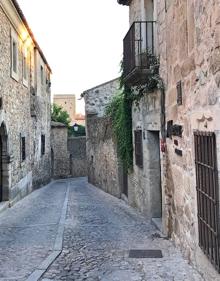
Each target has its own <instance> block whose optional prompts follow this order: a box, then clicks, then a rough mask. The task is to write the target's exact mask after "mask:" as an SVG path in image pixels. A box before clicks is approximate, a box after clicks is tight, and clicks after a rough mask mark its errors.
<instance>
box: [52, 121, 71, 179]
mask: <svg viewBox="0 0 220 281" xmlns="http://www.w3.org/2000/svg"><path fill="white" fill-rule="evenodd" d="M51 126H52V127H51V162H52V164H51V175H52V177H53V178H66V177H69V176H70V153H69V151H68V150H67V138H68V129H67V127H66V126H65V125H64V124H62V123H58V122H52V124H51Z"/></svg>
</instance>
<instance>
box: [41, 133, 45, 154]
mask: <svg viewBox="0 0 220 281" xmlns="http://www.w3.org/2000/svg"><path fill="white" fill-rule="evenodd" d="M44 154H45V135H41V155H44Z"/></svg>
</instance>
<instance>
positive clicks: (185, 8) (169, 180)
mask: <svg viewBox="0 0 220 281" xmlns="http://www.w3.org/2000/svg"><path fill="white" fill-rule="evenodd" d="M158 3H159V5H158V19H159V26H163V27H164V28H161V29H160V30H159V35H158V36H160V42H161V45H160V52H161V53H162V52H164V51H162V50H164V46H166V62H165V61H164V59H162V60H161V76H162V77H163V78H164V81H166V119H167V121H169V120H173V123H174V124H179V125H181V126H183V135H182V137H173V138H172V139H167V163H166V164H167V165H166V175H165V176H166V187H165V188H166V194H167V197H168V198H169V204H168V205H167V214H169V220H168V221H167V225H166V227H167V229H168V231H170V232H171V234H172V238H173V239H174V240H175V242H176V244H177V245H179V246H180V247H181V248H182V250H183V252H184V254H185V256H186V257H187V258H188V259H189V260H190V261H192V262H193V263H194V264H197V266H198V268H199V270H200V271H201V272H202V273H203V274H204V276H205V278H206V280H218V279H219V275H218V276H217V274H216V273H215V271H214V269H213V268H212V266H211V265H210V263H209V262H207V259H206V257H205V256H204V255H203V254H202V253H201V250H200V248H199V246H198V220H197V198H196V175H195V164H194V159H195V153H194V137H193V133H194V130H200V131H212V132H215V134H216V137H217V158H218V167H220V146H219V144H220V126H219V116H220V110H219V105H220V102H219V101H220V83H219V81H220V78H219V77H220V67H219V66H220V60H219V58H220V51H219V50H220V40H219V38H220V36H219V34H220V32H219V31H220V2H219V1H218V0H213V1H206V0H204V1H167V7H165V6H164V1H162V0H161V1H158ZM163 57H164V55H163ZM165 69H166V71H164V70H165ZM162 70H163V71H162ZM179 81H181V82H182V90H183V102H182V105H178V104H177V88H176V86H177V83H178V82H179ZM175 149H179V150H181V151H182V153H183V155H182V157H181V156H178V155H177V154H176V153H175ZM219 175H220V173H219ZM168 206H169V207H168Z"/></svg>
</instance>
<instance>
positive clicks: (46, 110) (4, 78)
mask: <svg viewBox="0 0 220 281" xmlns="http://www.w3.org/2000/svg"><path fill="white" fill-rule="evenodd" d="M6 14H7V15H6ZM0 22H1V25H0V42H1V44H0V99H1V102H0V104H1V106H0V127H1V128H0V137H1V140H2V159H1V161H2V170H3V171H2V177H1V179H0V182H1V184H0V186H2V189H3V190H2V194H3V198H2V200H3V201H7V200H9V201H10V204H13V203H15V202H16V201H18V200H19V199H20V198H22V197H23V196H25V195H26V194H28V193H29V192H30V191H31V190H32V189H33V187H36V186H38V185H39V184H41V183H45V182H48V181H49V179H50V89H49V86H48V85H49V84H48V83H47V82H46V74H48V77H49V73H50V70H49V68H48V65H47V64H46V62H45V59H42V55H41V54H40V53H39V49H38V48H35V43H34V42H33V40H31V39H30V37H29V39H30V41H29V43H30V45H29V46H27V45H26V42H27V41H25V40H24V39H25V38H23V37H22V36H24V32H27V36H29V34H28V31H27V29H26V27H25V25H24V23H23V22H22V19H21V18H20V17H19V16H18V13H17V11H16V10H15V7H14V6H13V5H12V3H11V1H1V2H0ZM12 34H13V37H14V38H15V39H16V42H17V46H18V53H17V66H18V69H17V75H16V77H15V76H13V75H12V74H13V73H12V67H11V63H12V57H11V46H12V44H11V43H12V42H11V38H12ZM24 54H26V55H27V57H26V63H27V80H24V75H23V73H24V72H23V65H24V63H23V57H24ZM41 66H42V67H43V75H44V80H43V81H42V82H40V84H39V83H37V81H39V79H40V78H39V73H40V69H41ZM40 77H41V76H40ZM47 81H48V82H49V80H47ZM37 93H38V98H39V100H40V101H41V103H40V107H39V108H40V112H39V114H37V115H34V116H33V114H32V103H31V100H32V95H33V94H34V95H35V96H37ZM42 134H44V135H45V142H46V145H45V151H44V152H45V153H44V155H42V154H41V135H42ZM21 138H25V159H24V160H22V159H21ZM0 200H1V199H0Z"/></svg>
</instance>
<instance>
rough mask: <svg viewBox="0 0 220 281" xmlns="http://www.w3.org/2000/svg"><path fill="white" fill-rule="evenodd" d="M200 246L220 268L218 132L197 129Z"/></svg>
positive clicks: (196, 156) (195, 139)
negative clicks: (216, 133)
mask: <svg viewBox="0 0 220 281" xmlns="http://www.w3.org/2000/svg"><path fill="white" fill-rule="evenodd" d="M194 141H195V166H196V189H197V206H198V227H199V246H200V248H201V249H202V251H203V252H204V253H205V255H206V256H207V257H208V259H209V260H210V261H211V263H212V264H213V265H214V266H215V268H216V269H217V270H218V272H220V251H219V247H220V240H219V239H220V236H219V235H220V231H219V185H218V170H217V152H216V136H215V133H213V132H200V131H196V132H195V133H194Z"/></svg>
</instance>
